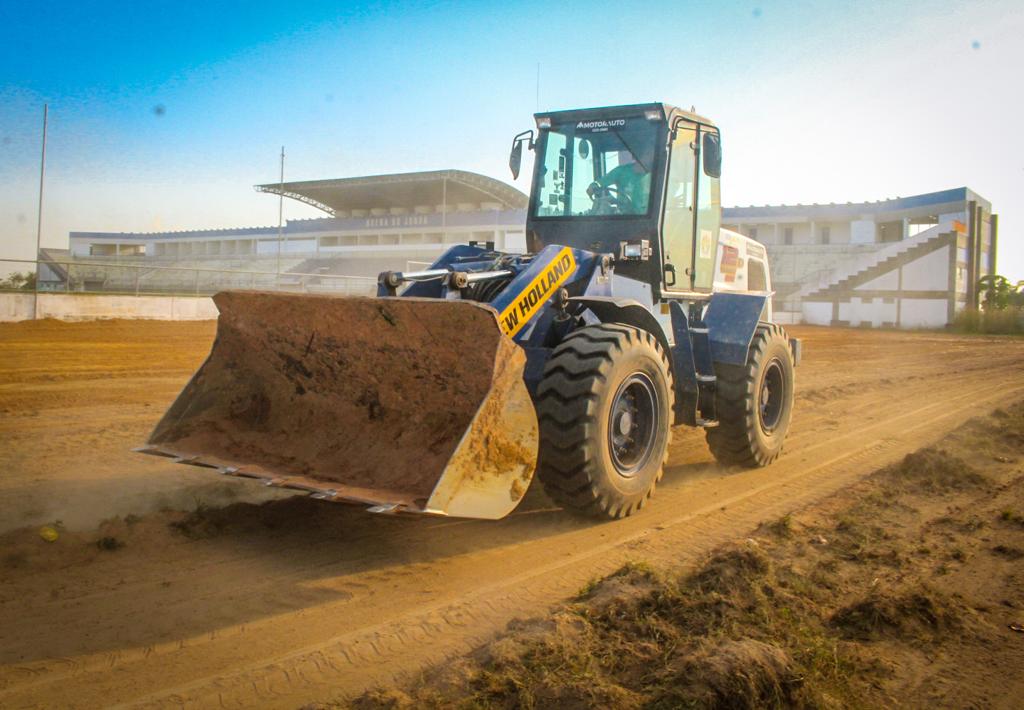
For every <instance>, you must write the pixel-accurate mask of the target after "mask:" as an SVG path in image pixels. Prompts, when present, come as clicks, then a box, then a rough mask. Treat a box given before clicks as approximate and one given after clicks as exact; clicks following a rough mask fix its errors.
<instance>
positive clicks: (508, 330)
mask: <svg viewBox="0 0 1024 710" xmlns="http://www.w3.org/2000/svg"><path fill="white" fill-rule="evenodd" d="M575 270H576V258H575V257H574V256H573V254H572V248H570V247H565V248H563V249H562V250H561V251H560V252H558V254H556V255H555V258H554V259H552V260H551V261H550V262H549V263H548V265H547V266H546V267H545V268H544V269H542V270H541V272H540V273H539V274H537V275H536V276H535V277H533V280H532V281H530V283H529V284H527V286H526V288H524V289H523V290H522V292H520V294H519V295H518V296H516V297H515V299H514V300H513V301H512V303H510V304H508V305H507V306H506V307H505V310H503V311H502V312H501V313H500V314H499V315H498V323H499V324H500V325H501V332H502V333H504V334H505V335H507V336H508V337H510V338H511V337H512V336H514V335H515V334H516V333H518V332H519V331H520V330H522V328H523V326H524V325H526V324H527V322H529V320H530V319H531V318H533V316H534V315H536V314H537V311H539V310H540V308H541V306H543V305H544V304H545V303H546V302H547V300H548V298H549V297H550V296H551V294H552V293H554V291H555V289H557V288H558V287H559V286H561V285H562V284H564V283H565V282H566V281H568V280H569V277H570V276H572V273H573V272H574V271H575Z"/></svg>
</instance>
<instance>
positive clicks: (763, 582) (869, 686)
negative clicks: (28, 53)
mask: <svg viewBox="0 0 1024 710" xmlns="http://www.w3.org/2000/svg"><path fill="white" fill-rule="evenodd" d="M968 461H970V462H971V463H968ZM1022 560H1024V402H1019V403H1017V404H1016V405H1014V406H1012V407H1010V408H1008V409H1002V408H999V409H996V410H995V411H994V412H993V413H992V414H991V415H990V416H986V417H976V418H973V419H971V420H970V421H968V422H967V423H966V424H965V425H963V426H962V427H959V428H958V429H957V430H956V431H953V432H951V433H950V434H949V435H947V436H945V437H943V439H942V442H941V444H939V445H937V446H930V447H926V448H924V449H920V450H918V451H917V452H914V453H912V454H908V455H907V456H906V457H905V458H904V459H903V460H902V461H900V462H898V463H896V464H892V465H890V466H888V467H886V468H883V469H881V470H880V471H878V472H877V473H875V474H873V475H871V476H869V477H868V478H866V479H865V480H863V481H860V482H858V483H856V484H854V485H852V486H849V487H847V488H844V489H842V490H840V491H839V492H837V493H836V494H834V495H832V496H829V497H828V498H826V499H825V500H823V501H820V502H817V503H815V504H813V505H810V506H807V507H806V508H802V509H800V510H797V511H794V512H793V513H791V514H786V515H784V516H782V517H780V518H776V519H774V520H770V521H767V522H765V523H762V524H761V525H760V526H758V528H756V529H753V530H749V531H747V532H746V533H744V534H743V536H742V537H741V538H738V539H736V540H734V541H731V542H729V543H727V544H725V545H723V546H721V547H719V548H717V549H715V550H714V551H712V553H711V554H709V555H708V556H707V557H706V558H705V559H703V560H701V561H700V563H699V564H698V565H696V566H695V568H692V567H689V566H687V567H684V568H680V567H679V566H677V565H674V564H672V563H671V561H669V562H668V563H666V564H663V565H659V566H658V567H654V566H652V565H650V564H648V563H646V562H645V561H643V560H636V561H632V562H630V563H628V564H626V565H624V566H623V567H622V568H621V569H619V570H617V571H616V572H615V573H614V574H612V575H610V576H608V577H605V578H604V579H601V580H595V581H594V582H593V583H590V584H588V585H587V586H586V587H585V588H584V589H583V590H581V592H580V593H579V595H578V596H577V597H576V598H575V599H573V600H572V601H570V602H569V603H567V604H565V605H563V606H559V607H556V609H555V610H554V611H553V612H552V613H551V614H548V615H542V616H537V617H534V618H531V619H527V620H525V621H515V622H512V623H511V624H509V627H508V628H507V630H506V631H505V632H503V633H502V634H501V635H500V636H499V637H498V638H497V639H495V640H494V641H492V642H490V643H488V644H486V645H485V646H483V647H482V648H480V649H478V650H476V651H474V652H473V653H472V654H469V655H468V656H465V657H463V658H459V659H455V660H447V661H445V662H444V663H442V664H438V665H437V666H436V667H433V668H431V669H430V670H428V671H427V672H425V673H424V674H423V675H422V677H420V678H416V679H414V680H413V681H412V682H411V683H410V684H409V685H407V686H405V687H378V688H373V689H371V690H370V691H367V693H365V694H364V695H362V696H361V697H359V698H357V699H356V700H355V701H354V702H346V701H341V702H339V703H327V704H319V703H314V704H310V705H309V706H307V708H308V710H314V709H324V710H326V708H330V707H352V706H354V707H356V708H360V709H361V710H367V709H369V708H392V709H396V708H397V709H402V708H413V707H437V708H447V707H472V708H531V707H537V708H546V707H563V708H564V707H616V708H676V707H701V708H722V709H723V710H724V709H727V708H728V709H733V708H763V707H793V708H835V707H951V708H966V707H985V708H1007V709H1008V710H1009V709H1011V708H1012V709H1014V710H1015V709H1016V708H1018V707H1020V699H1021V697H1024V678H1022V677H1021V675H1020V673H1018V672H1017V670H1018V669H1020V668H1024V562H1022Z"/></svg>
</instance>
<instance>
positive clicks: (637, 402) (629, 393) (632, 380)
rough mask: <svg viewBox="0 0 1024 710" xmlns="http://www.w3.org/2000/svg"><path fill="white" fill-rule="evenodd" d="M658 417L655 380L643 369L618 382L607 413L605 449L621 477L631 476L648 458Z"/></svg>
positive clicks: (656, 428)
mask: <svg viewBox="0 0 1024 710" xmlns="http://www.w3.org/2000/svg"><path fill="white" fill-rule="evenodd" d="M658 418H659V413H658V394H657V390H656V389H655V387H654V382H653V381H652V380H651V378H650V377H648V376H647V375H646V374H644V373H642V372H636V373H633V374H632V375H630V376H629V377H627V378H626V379H625V380H624V381H623V383H622V384H621V385H619V389H618V391H616V393H615V398H614V399H613V400H612V407H611V412H610V414H609V416H608V448H609V449H610V451H611V455H612V463H613V464H614V465H615V470H616V471H618V472H619V474H621V475H622V476H625V477H630V476H633V475H634V474H636V472H637V471H639V470H640V469H642V468H643V467H644V466H645V465H646V464H647V462H648V460H650V458H651V448H652V447H653V445H654V440H655V438H656V434H657V431H658V426H659V424H660V422H659V420H658Z"/></svg>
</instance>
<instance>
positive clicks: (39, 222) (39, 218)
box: [32, 104, 50, 320]
mask: <svg viewBox="0 0 1024 710" xmlns="http://www.w3.org/2000/svg"><path fill="white" fill-rule="evenodd" d="M49 111H50V107H49V105H48V104H43V151H42V155H41V156H40V158H39V213H38V214H37V215H36V258H35V262H36V278H35V297H34V298H33V299H32V319H33V320H35V319H36V318H38V317H39V267H40V261H39V250H40V249H41V248H42V244H43V184H44V182H45V180H46V120H47V118H48V117H49Z"/></svg>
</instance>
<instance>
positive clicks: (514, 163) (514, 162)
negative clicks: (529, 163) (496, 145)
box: [508, 141, 523, 180]
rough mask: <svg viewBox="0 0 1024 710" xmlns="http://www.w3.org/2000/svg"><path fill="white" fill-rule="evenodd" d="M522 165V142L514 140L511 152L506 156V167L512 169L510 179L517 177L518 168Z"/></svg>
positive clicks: (516, 178)
mask: <svg viewBox="0 0 1024 710" xmlns="http://www.w3.org/2000/svg"><path fill="white" fill-rule="evenodd" d="M522 166H523V142H522V141H516V142H515V143H513V144H512V152H511V153H509V156H508V167H509V170H511V171H512V179H513V180H518V179H519V169H520V168H522Z"/></svg>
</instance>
